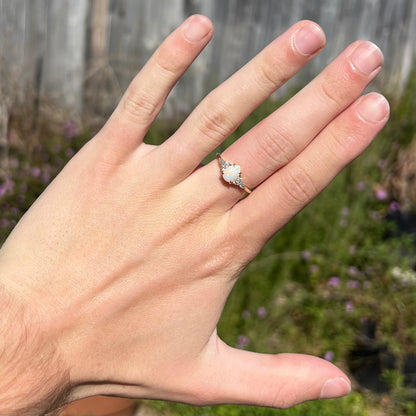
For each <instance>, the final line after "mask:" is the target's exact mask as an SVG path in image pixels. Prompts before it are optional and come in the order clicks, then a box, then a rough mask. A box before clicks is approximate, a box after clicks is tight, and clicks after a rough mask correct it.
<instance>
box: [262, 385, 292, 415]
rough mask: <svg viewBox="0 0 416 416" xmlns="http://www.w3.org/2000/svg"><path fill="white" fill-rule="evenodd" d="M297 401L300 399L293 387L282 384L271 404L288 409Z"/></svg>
mask: <svg viewBox="0 0 416 416" xmlns="http://www.w3.org/2000/svg"><path fill="white" fill-rule="evenodd" d="M297 403H299V399H298V397H297V394H296V392H295V391H293V387H288V386H285V385H281V386H280V389H278V391H277V394H275V397H273V400H272V403H271V405H272V406H273V407H275V408H278V409H288V408H290V407H292V406H294V405H295V404H297ZM269 405H270V404H269Z"/></svg>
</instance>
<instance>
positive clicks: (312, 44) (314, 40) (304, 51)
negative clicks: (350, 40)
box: [293, 24, 325, 56]
mask: <svg viewBox="0 0 416 416" xmlns="http://www.w3.org/2000/svg"><path fill="white" fill-rule="evenodd" d="M324 43H325V35H324V32H323V31H322V29H321V28H320V27H319V26H318V25H314V24H308V25H306V26H303V27H302V28H301V29H299V30H298V31H297V32H296V33H295V35H294V38H293V44H294V46H295V48H296V50H297V51H298V52H299V53H300V54H301V55H303V56H309V55H312V54H313V53H315V52H316V51H317V50H318V49H319V48H321V47H322V46H323V45H324Z"/></svg>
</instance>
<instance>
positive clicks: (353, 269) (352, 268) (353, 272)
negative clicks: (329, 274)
mask: <svg viewBox="0 0 416 416" xmlns="http://www.w3.org/2000/svg"><path fill="white" fill-rule="evenodd" d="M348 274H349V275H350V276H357V275H358V269H357V268H356V267H355V266H350V267H348Z"/></svg>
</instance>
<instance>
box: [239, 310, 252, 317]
mask: <svg viewBox="0 0 416 416" xmlns="http://www.w3.org/2000/svg"><path fill="white" fill-rule="evenodd" d="M241 316H242V317H243V319H250V317H251V313H250V311H243V313H242V314H241Z"/></svg>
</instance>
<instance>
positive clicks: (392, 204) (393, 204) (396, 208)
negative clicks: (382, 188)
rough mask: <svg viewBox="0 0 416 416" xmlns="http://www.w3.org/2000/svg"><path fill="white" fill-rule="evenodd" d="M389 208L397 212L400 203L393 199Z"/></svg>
mask: <svg viewBox="0 0 416 416" xmlns="http://www.w3.org/2000/svg"><path fill="white" fill-rule="evenodd" d="M389 208H390V211H392V212H396V211H398V210H399V209H400V204H399V203H398V202H397V201H393V202H392V203H391V204H390V207H389Z"/></svg>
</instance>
